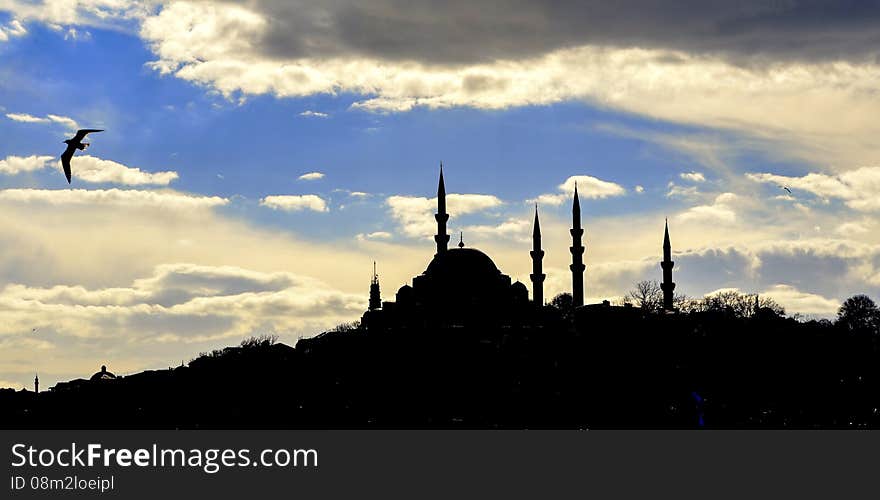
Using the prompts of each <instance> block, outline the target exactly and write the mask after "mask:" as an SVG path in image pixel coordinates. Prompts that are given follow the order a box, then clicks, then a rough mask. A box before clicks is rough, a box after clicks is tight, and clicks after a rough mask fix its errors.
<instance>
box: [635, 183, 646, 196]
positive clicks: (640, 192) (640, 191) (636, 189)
mask: <svg viewBox="0 0 880 500" xmlns="http://www.w3.org/2000/svg"><path fill="white" fill-rule="evenodd" d="M633 191H635V192H636V193H639V194H642V193H644V192H645V187H644V186H641V185H637V186H636V187H634V188H633Z"/></svg>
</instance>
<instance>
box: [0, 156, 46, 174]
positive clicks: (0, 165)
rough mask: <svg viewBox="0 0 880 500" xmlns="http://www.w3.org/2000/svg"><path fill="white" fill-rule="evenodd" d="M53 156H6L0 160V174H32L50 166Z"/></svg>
mask: <svg viewBox="0 0 880 500" xmlns="http://www.w3.org/2000/svg"><path fill="white" fill-rule="evenodd" d="M54 159H55V157H53V156H36V155H32V156H7V157H6V158H4V159H2V160H0V174H7V175H15V174H18V173H21V172H33V171H36V170H42V169H44V168H48V167H50V166H51V162H52V160H54Z"/></svg>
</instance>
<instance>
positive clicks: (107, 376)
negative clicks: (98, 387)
mask: <svg viewBox="0 0 880 500" xmlns="http://www.w3.org/2000/svg"><path fill="white" fill-rule="evenodd" d="M115 378H116V375H113V374H112V373H110V372H108V371H107V366H105V365H102V366H101V371H99V372H98V373H95V374H94V375H92V376H91V378H90V379H89V380H113V379H115Z"/></svg>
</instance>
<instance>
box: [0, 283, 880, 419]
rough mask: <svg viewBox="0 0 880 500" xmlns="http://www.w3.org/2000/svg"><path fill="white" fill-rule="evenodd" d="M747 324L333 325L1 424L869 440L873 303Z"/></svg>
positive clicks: (46, 406)
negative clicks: (748, 433) (856, 431)
mask: <svg viewBox="0 0 880 500" xmlns="http://www.w3.org/2000/svg"><path fill="white" fill-rule="evenodd" d="M569 299H570V297H569ZM864 299H867V297H864ZM867 300H868V301H869V302H870V299H867ZM848 305H849V309H850V310H849V312H848V311H847V310H846V308H847V306H848ZM870 306H873V308H872V307H870ZM745 313H746V314H748V315H744V312H743V311H737V310H735V309H734V308H732V307H729V306H723V307H717V308H712V307H708V308H702V309H700V310H697V309H694V310H692V311H691V312H683V313H678V314H668V313H663V312H657V311H653V310H651V309H650V308H644V309H643V308H639V307H632V306H624V307H615V306H611V305H610V304H607V303H606V304H603V305H596V306H587V307H581V308H573V307H571V305H570V302H566V300H565V297H564V296H563V297H557V299H554V301H553V305H550V306H546V307H544V308H541V309H540V310H536V311H534V313H533V316H532V317H531V320H530V321H524V322H520V324H516V325H503V324H500V325H498V324H496V325H491V324H483V325H479V326H442V327H433V328H432V327H427V328H420V329H412V328H408V327H398V326H393V325H391V326H385V327H382V328H379V327H377V326H375V325H374V326H373V328H370V329H367V328H364V327H360V326H356V325H346V326H343V327H340V328H338V329H337V330H336V331H331V332H327V333H324V334H322V335H319V336H317V337H314V338H311V339H303V340H301V341H300V342H298V343H297V345H296V346H295V347H290V346H287V345H284V344H281V343H275V342H274V339H273V338H271V337H262V338H256V339H250V340H248V341H245V342H243V343H242V345H240V346H237V347H228V348H225V349H221V350H217V351H214V352H212V353H205V354H203V355H201V356H199V357H198V358H196V359H194V360H192V361H191V362H189V363H188V364H187V365H185V366H180V367H177V368H173V369H167V370H156V371H145V372H142V373H138V374H134V375H129V376H125V377H112V376H111V375H112V374H110V373H109V372H107V373H108V374H107V375H104V376H98V377H93V379H90V380H85V379H81V380H77V381H71V382H67V383H60V384H58V385H57V386H55V387H54V388H52V389H51V390H50V391H47V392H42V393H39V394H34V393H33V392H30V391H13V390H11V389H7V390H2V391H0V425H2V426H3V427H5V428H16V427H19V428H479V429H483V428H566V429H578V428H693V427H711V428H781V427H785V428H864V427H871V428H876V427H880V412H878V407H880V390H878V389H880V373H878V367H880V363H878V361H880V357H878V356H880V353H878V336H877V325H878V322H877V317H878V316H877V308H876V306H875V305H873V302H870V304H865V303H864V302H863V301H862V300H861V299H859V298H858V297H855V298H853V299H850V300H849V301H847V303H845V304H844V307H843V308H842V309H841V318H840V319H839V320H838V321H836V322H834V323H832V322H830V321H827V320H824V321H808V322H802V321H797V320H795V319H792V318H786V317H784V316H783V315H781V314H779V313H778V312H776V311H774V310H773V309H772V308H763V309H758V310H756V311H750V312H749V311H745ZM865 318H867V319H865ZM110 368H112V367H110ZM100 374H101V372H99V373H98V374H96V375H100Z"/></svg>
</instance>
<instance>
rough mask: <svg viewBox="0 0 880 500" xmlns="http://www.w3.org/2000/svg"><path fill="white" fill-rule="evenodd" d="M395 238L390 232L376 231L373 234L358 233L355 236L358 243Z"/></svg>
mask: <svg viewBox="0 0 880 500" xmlns="http://www.w3.org/2000/svg"><path fill="white" fill-rule="evenodd" d="M392 237H393V235H392V234H391V233H389V232H388V231H374V232H372V233H358V234H357V236H355V239H357V240H358V241H367V240H382V241H386V240H390V239H391V238H392Z"/></svg>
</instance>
